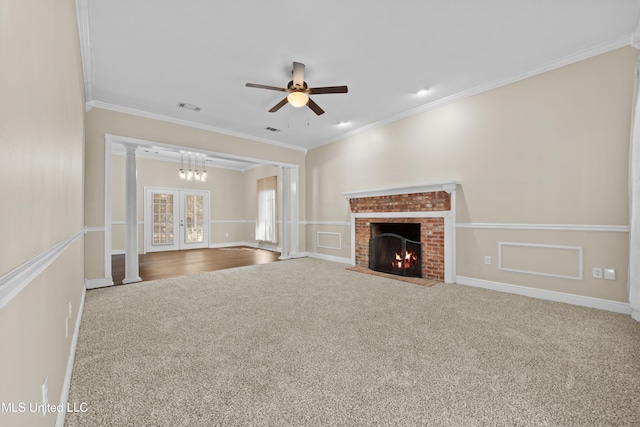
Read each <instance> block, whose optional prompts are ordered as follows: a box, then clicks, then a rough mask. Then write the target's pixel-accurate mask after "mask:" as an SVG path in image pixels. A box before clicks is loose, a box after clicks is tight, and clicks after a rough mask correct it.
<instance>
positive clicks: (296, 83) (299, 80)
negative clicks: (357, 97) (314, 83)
mask: <svg viewBox="0 0 640 427" xmlns="http://www.w3.org/2000/svg"><path fill="white" fill-rule="evenodd" d="M246 86H247V87H255V88H258V89H269V90H277V91H279V92H289V95H287V97H286V98H284V99H283V100H282V101H280V102H278V103H277V104H276V105H274V106H273V107H272V108H271V109H270V110H269V112H270V113H275V112H276V111H278V110H279V109H280V108H282V107H283V106H284V105H285V104H286V103H289V104H291V106H293V107H296V108H301V107H304V106H305V105H308V106H309V108H311V109H312V110H313V112H314V113H316V114H317V115H320V114H324V110H323V109H322V108H320V106H319V105H318V104H316V103H315V102H314V101H313V99H311V98H309V95H321V94H324V93H347V91H348V88H347V87H346V86H325V87H309V86H307V82H305V81H304V64H302V63H300V62H294V63H293V80H291V81H290V82H289V84H288V85H287V88H286V89H285V88H281V87H276V86H267V85H260V84H256V83H247V84H246Z"/></svg>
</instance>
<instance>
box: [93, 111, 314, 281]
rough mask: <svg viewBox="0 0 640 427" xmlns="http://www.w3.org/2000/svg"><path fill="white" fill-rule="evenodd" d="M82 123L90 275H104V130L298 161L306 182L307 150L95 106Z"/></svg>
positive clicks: (279, 160) (246, 229) (261, 157)
mask: <svg viewBox="0 0 640 427" xmlns="http://www.w3.org/2000/svg"><path fill="white" fill-rule="evenodd" d="M85 127H86V131H85V134H86V147H85V151H86V153H85V161H86V176H85V200H86V202H85V218H86V224H87V225H88V226H89V227H96V231H93V232H91V233H89V235H88V236H87V239H86V240H85V243H86V250H85V254H86V256H85V272H86V275H87V276H86V277H87V278H88V279H90V280H98V279H101V278H104V277H108V276H107V275H105V271H104V247H103V245H104V243H103V242H104V240H103V239H104V235H103V231H100V228H101V227H104V187H105V185H104V164H105V159H104V156H105V134H111V135H117V136H120V137H127V138H135V139H141V140H145V141H150V142H157V143H163V144H169V145H176V146H181V147H187V148H192V149H197V150H204V151H210V152H215V153H224V154H231V155H236V156H243V157H247V158H252V159H259V160H262V161H265V162H274V163H276V164H281V163H286V164H291V165H298V166H299V168H300V184H299V185H300V188H304V185H305V183H304V177H305V174H304V163H305V154H304V152H302V151H300V150H294V149H288V148H283V147H279V146H275V145H269V144H264V143H260V142H255V141H250V140H246V139H242V138H237V137H232V136H228V135H223V134H219V133H215V132H210V131H206V130H202V129H197V128H192V127H186V126H182V125H177V124H173V123H169V122H163V121H159V120H154V119H149V118H144V117H140V116H134V115H130V114H124V113H119V112H114V111H110V110H104V109H99V108H94V109H92V110H91V111H89V112H88V113H87V114H86V123H85ZM245 180H246V177H245ZM242 197H244V196H242ZM301 203H302V206H303V207H302V209H301V212H302V213H303V212H304V194H301ZM301 218H302V217H301ZM243 225H244V227H243V230H242V235H243V236H245V239H246V236H248V233H250V232H252V230H253V228H252V226H251V224H248V223H244V224H243ZM234 227H235V226H234ZM234 229H235V228H234ZM250 230H251V231H250ZM109 276H110V273H109Z"/></svg>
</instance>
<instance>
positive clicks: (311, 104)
mask: <svg viewBox="0 0 640 427" xmlns="http://www.w3.org/2000/svg"><path fill="white" fill-rule="evenodd" d="M307 105H308V106H309V108H311V109H312V110H313V112H314V113H316V114H317V115H321V114H324V110H323V109H322V108H320V106H319V105H318V104H316V103H315V102H313V99H311V98H309V102H308V103H307Z"/></svg>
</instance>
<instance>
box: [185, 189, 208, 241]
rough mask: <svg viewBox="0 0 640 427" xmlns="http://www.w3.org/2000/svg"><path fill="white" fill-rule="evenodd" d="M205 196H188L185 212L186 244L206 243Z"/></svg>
mask: <svg viewBox="0 0 640 427" xmlns="http://www.w3.org/2000/svg"><path fill="white" fill-rule="evenodd" d="M203 203H204V196H195V195H186V196H185V207H184V209H185V212H184V219H185V221H184V226H185V233H184V241H185V243H201V242H204V222H203V219H204V214H203V211H202V209H203Z"/></svg>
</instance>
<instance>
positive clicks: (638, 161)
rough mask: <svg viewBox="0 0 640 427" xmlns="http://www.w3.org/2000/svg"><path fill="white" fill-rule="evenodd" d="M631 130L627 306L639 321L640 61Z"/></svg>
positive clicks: (639, 63) (637, 66)
mask: <svg viewBox="0 0 640 427" xmlns="http://www.w3.org/2000/svg"><path fill="white" fill-rule="evenodd" d="M633 107H634V110H633V129H632V134H631V147H630V150H629V158H630V161H629V201H630V203H629V205H630V209H629V306H630V307H631V316H632V317H633V318H634V319H635V320H637V321H640V59H638V63H637V64H636V84H635V94H634V104H633Z"/></svg>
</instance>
